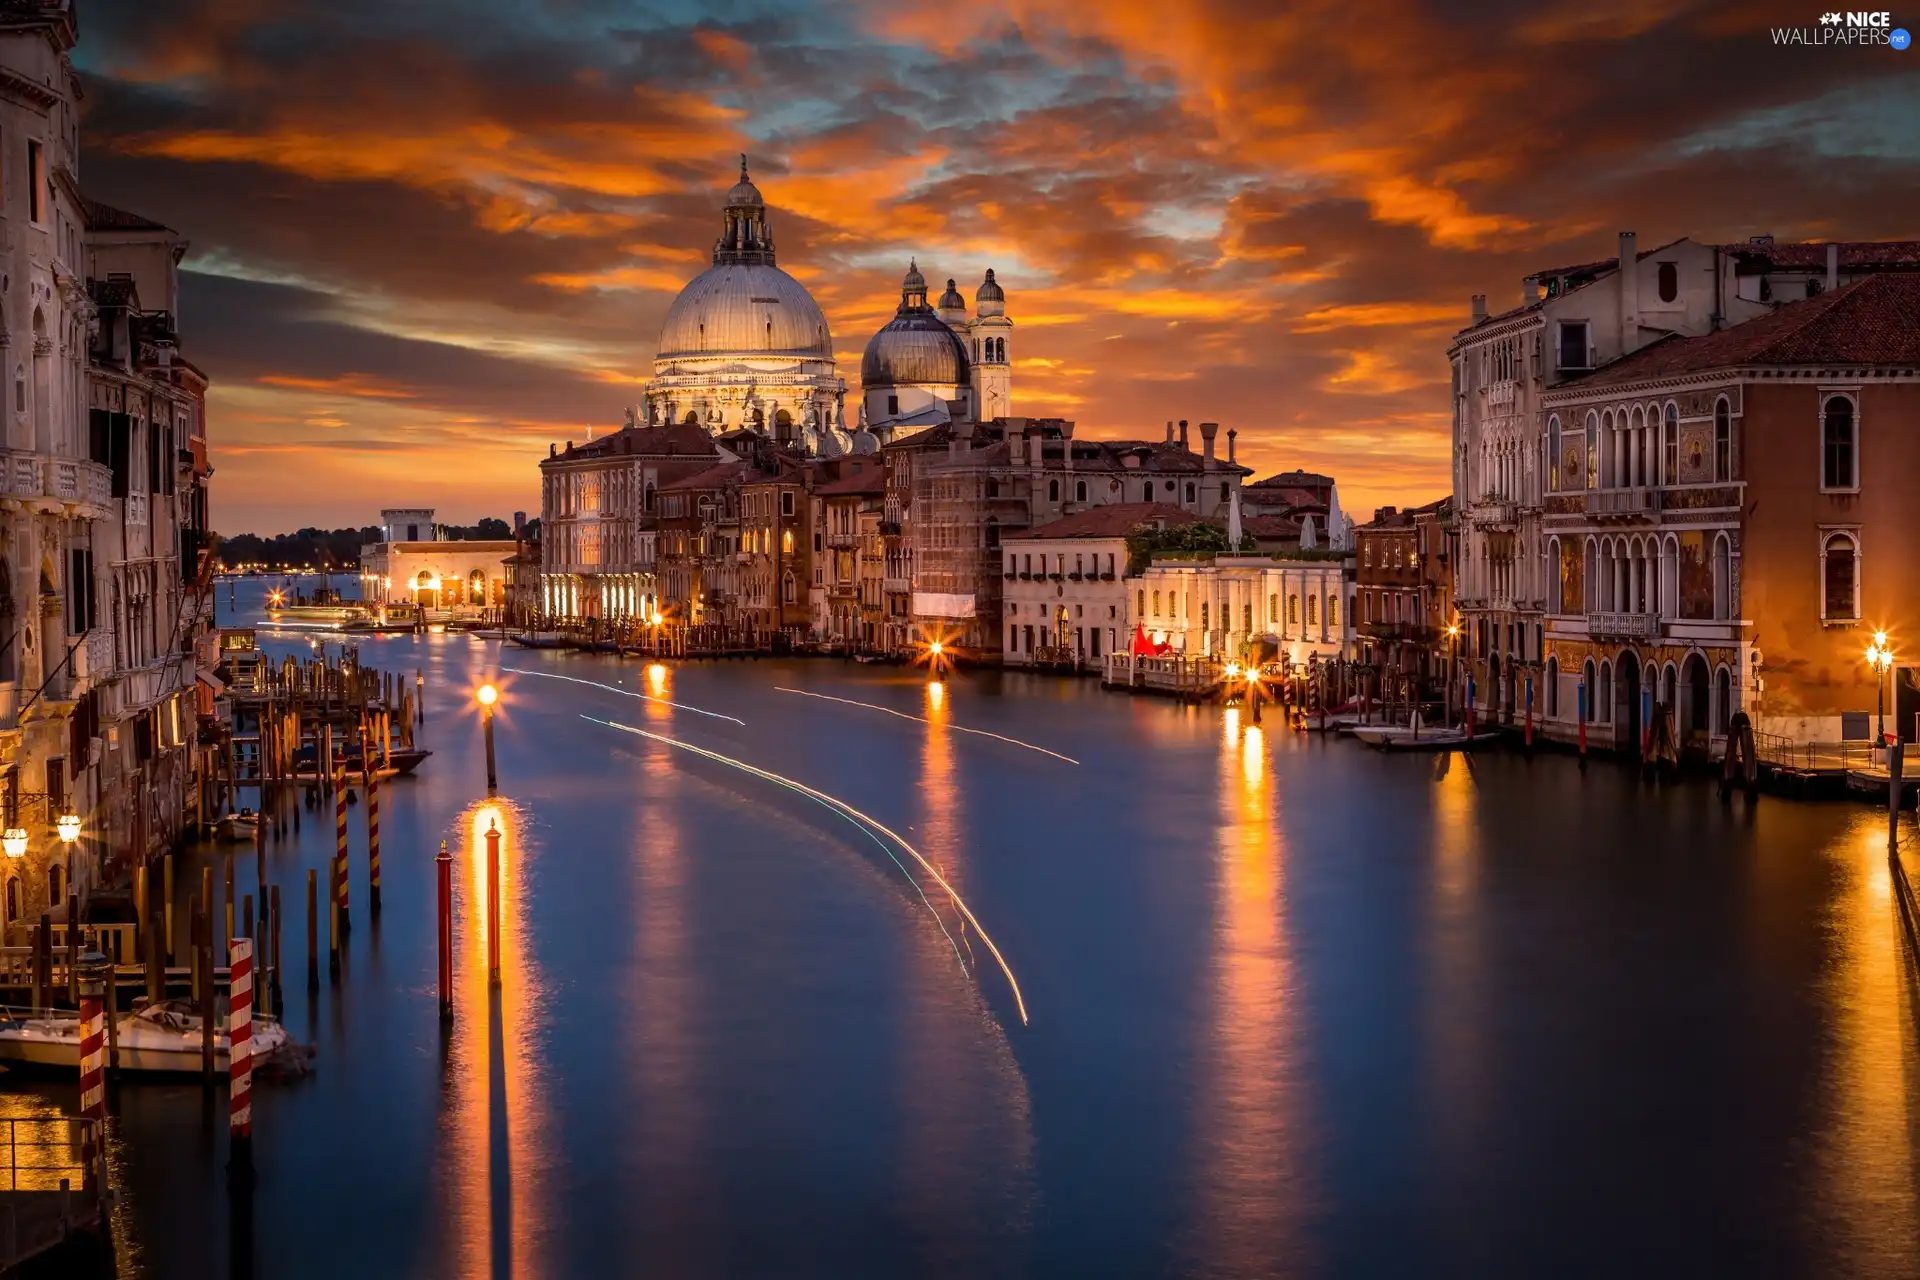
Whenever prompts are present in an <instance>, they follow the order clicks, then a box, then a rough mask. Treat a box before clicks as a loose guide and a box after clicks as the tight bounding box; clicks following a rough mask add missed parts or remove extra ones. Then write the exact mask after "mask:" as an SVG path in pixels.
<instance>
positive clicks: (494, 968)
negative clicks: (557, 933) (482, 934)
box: [487, 822, 500, 987]
mask: <svg viewBox="0 0 1920 1280" xmlns="http://www.w3.org/2000/svg"><path fill="white" fill-rule="evenodd" d="M487 985H488V986H491V987H497V986H499V985H500V828H499V826H498V825H497V824H495V823H493V822H489V823H487Z"/></svg>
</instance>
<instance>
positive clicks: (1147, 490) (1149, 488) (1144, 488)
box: [1140, 480, 1153, 502]
mask: <svg viewBox="0 0 1920 1280" xmlns="http://www.w3.org/2000/svg"><path fill="white" fill-rule="evenodd" d="M1140 501H1142V502H1152V501H1153V481H1151V480H1149V481H1147V482H1146V483H1145V484H1143V485H1141V486H1140Z"/></svg>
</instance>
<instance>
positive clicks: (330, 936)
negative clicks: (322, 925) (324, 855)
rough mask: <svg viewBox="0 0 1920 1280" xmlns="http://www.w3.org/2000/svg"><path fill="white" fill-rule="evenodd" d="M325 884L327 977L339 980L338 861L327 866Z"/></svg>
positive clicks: (339, 873) (335, 860)
mask: <svg viewBox="0 0 1920 1280" xmlns="http://www.w3.org/2000/svg"><path fill="white" fill-rule="evenodd" d="M328 873H329V874H328V883H327V976H328V977H330V978H332V979H334V980H335V981H338V980H339V978H340V878H341V874H342V873H341V871H340V867H339V859H337V858H336V859H334V860H333V861H332V862H331V863H330V864H329V866H328Z"/></svg>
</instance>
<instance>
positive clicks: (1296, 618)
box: [1287, 595, 1300, 626]
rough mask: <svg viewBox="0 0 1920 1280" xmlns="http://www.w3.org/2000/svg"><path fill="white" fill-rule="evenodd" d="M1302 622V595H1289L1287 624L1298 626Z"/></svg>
mask: <svg viewBox="0 0 1920 1280" xmlns="http://www.w3.org/2000/svg"><path fill="white" fill-rule="evenodd" d="M1299 622H1300V597H1299V596H1293V595H1290V596H1288V597H1287V625H1288V626H1297V625H1298V624H1299Z"/></svg>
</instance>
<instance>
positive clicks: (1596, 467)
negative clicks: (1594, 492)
mask: <svg viewBox="0 0 1920 1280" xmlns="http://www.w3.org/2000/svg"><path fill="white" fill-rule="evenodd" d="M1586 471H1587V476H1586V480H1585V481H1584V482H1583V484H1582V485H1581V487H1582V488H1585V489H1598V488H1599V487H1600V415H1599V414H1597V413H1595V412H1593V411H1592V410H1588V411H1587V467H1586Z"/></svg>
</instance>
